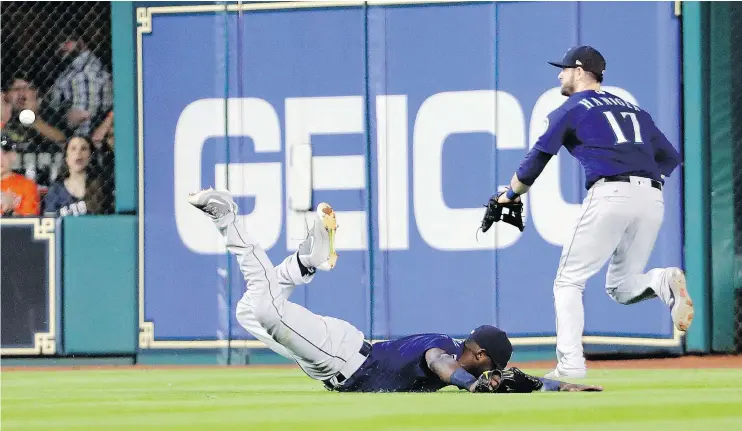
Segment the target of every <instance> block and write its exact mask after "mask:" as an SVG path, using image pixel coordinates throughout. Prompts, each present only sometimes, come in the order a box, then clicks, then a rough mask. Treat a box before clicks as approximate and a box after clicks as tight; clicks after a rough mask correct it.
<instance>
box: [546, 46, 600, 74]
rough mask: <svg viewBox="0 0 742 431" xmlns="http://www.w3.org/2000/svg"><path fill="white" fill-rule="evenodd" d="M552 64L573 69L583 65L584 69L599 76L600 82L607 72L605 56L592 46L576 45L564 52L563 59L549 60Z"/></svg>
mask: <svg viewBox="0 0 742 431" xmlns="http://www.w3.org/2000/svg"><path fill="white" fill-rule="evenodd" d="M548 63H549V64H550V65H552V66H556V67H561V68H568V69H573V68H576V67H581V68H582V69H583V70H586V71H588V72H592V73H594V74H595V76H596V77H597V78H598V82H600V81H602V80H603V73H604V72H605V58H603V55H602V54H601V53H600V52H598V50H597V49H595V48H593V47H592V46H574V47H572V48H570V49H569V51H567V53H566V54H564V58H562V60H561V61H549V62H548Z"/></svg>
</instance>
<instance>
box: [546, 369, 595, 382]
mask: <svg viewBox="0 0 742 431" xmlns="http://www.w3.org/2000/svg"><path fill="white" fill-rule="evenodd" d="M586 376H587V370H579V371H577V370H575V371H572V372H569V373H565V372H563V371H559V367H557V368H554V369H553V370H551V371H549V372H548V373H546V375H544V377H546V378H547V379H552V380H559V379H564V378H567V379H584V378H585V377H586Z"/></svg>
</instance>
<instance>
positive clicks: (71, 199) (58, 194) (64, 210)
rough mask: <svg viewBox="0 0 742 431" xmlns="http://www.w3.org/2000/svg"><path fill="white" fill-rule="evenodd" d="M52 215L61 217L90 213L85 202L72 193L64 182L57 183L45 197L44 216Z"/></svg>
mask: <svg viewBox="0 0 742 431" xmlns="http://www.w3.org/2000/svg"><path fill="white" fill-rule="evenodd" d="M51 213H54V215H56V216H60V217H64V216H68V215H83V214H87V213H88V208H87V205H86V204H85V201H84V200H82V199H80V198H78V197H77V196H74V195H73V194H72V193H70V192H69V191H68V190H67V188H66V187H65V186H64V183H63V182H62V181H57V182H55V183H54V184H52V186H51V187H49V191H48V192H47V194H46V196H45V197H44V214H51Z"/></svg>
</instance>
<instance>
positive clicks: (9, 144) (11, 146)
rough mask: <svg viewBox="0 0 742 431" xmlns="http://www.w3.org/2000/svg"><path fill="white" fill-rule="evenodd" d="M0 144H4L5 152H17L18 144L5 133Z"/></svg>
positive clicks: (0, 139) (0, 138)
mask: <svg viewBox="0 0 742 431" xmlns="http://www.w3.org/2000/svg"><path fill="white" fill-rule="evenodd" d="M0 142H2V147H3V151H15V149H16V144H15V142H13V140H12V139H10V137H8V135H6V134H5V133H3V134H2V137H0Z"/></svg>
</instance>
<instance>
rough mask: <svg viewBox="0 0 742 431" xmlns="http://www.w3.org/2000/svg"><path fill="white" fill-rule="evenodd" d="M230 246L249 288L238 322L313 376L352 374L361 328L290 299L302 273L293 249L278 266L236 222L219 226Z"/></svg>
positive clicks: (361, 358)
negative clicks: (322, 314)
mask: <svg viewBox="0 0 742 431" xmlns="http://www.w3.org/2000/svg"><path fill="white" fill-rule="evenodd" d="M219 230H220V231H221V233H222V236H223V237H224V240H225V242H226V246H227V250H229V251H230V252H231V253H234V255H235V256H236V257H237V262H238V263H239V265H240V271H241V272H242V274H243V275H244V277H245V281H246V282H247V291H246V292H245V294H244V295H243V296H242V298H241V299H240V301H239V302H238V304H237V321H238V322H239V323H240V325H242V326H243V327H244V328H245V329H246V330H247V331H248V332H250V333H251V334H252V335H254V336H255V337H256V338H257V339H259V340H260V341H263V342H264V343H265V344H266V345H267V346H268V347H269V348H271V349H272V350H273V351H275V352H276V353H279V354H281V355H283V356H285V357H287V358H291V359H293V360H295V361H296V362H297V364H298V365H299V367H301V369H302V370H304V372H305V373H306V374H307V375H308V376H309V377H312V378H314V379H317V380H327V379H329V378H331V377H333V376H335V375H336V374H337V373H338V372H342V374H343V375H344V376H346V377H349V376H351V375H352V374H353V372H355V371H356V370H357V369H358V368H359V367H360V366H361V365H362V364H363V362H364V361H365V360H366V357H365V356H362V355H361V354H359V350H360V348H361V345H362V344H363V342H364V337H363V333H362V332H361V331H359V330H358V329H356V328H355V327H354V326H353V325H351V324H350V323H348V322H345V321H343V320H339V319H335V318H332V317H325V316H319V315H316V314H314V313H312V312H311V311H309V310H307V309H306V308H304V307H302V306H300V305H298V304H294V303H292V302H289V301H288V298H289V296H290V295H291V293H292V292H293V290H294V288H295V287H296V285H297V284H301V283H307V282H309V281H311V278H312V276H307V277H302V275H301V272H300V270H299V266H298V263H297V262H296V259H298V257H297V256H296V254H293V255H291V256H289V257H287V258H286V259H285V260H284V261H283V262H282V263H281V264H280V265H279V266H278V267H276V268H274V267H273V265H272V264H271V262H270V260H269V259H268V256H267V255H266V254H265V251H264V250H263V249H262V247H261V246H260V245H259V244H258V242H257V241H256V240H255V239H253V238H252V237H251V236H250V235H248V234H247V233H246V232H244V231H243V230H242V228H240V227H239V226H238V225H237V224H236V223H235V222H234V221H232V222H231V223H229V224H227V225H226V227H223V228H220V229H219Z"/></svg>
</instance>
